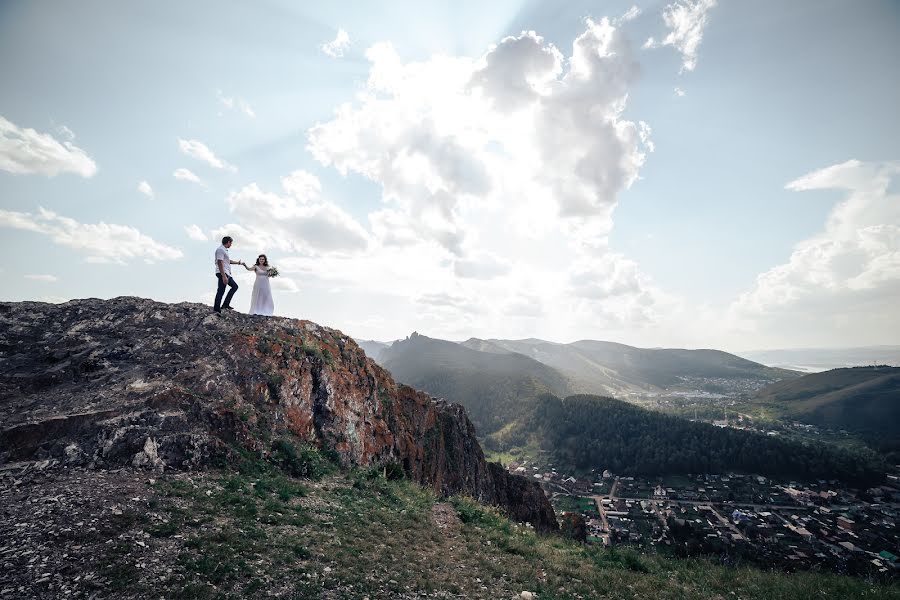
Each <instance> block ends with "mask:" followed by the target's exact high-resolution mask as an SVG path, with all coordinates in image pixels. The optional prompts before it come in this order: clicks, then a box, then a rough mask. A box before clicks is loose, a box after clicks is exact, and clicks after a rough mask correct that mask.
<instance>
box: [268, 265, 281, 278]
mask: <svg viewBox="0 0 900 600" xmlns="http://www.w3.org/2000/svg"><path fill="white" fill-rule="evenodd" d="M266 275H267V276H268V277H278V269H276V268H275V267H269V268H268V269H266Z"/></svg>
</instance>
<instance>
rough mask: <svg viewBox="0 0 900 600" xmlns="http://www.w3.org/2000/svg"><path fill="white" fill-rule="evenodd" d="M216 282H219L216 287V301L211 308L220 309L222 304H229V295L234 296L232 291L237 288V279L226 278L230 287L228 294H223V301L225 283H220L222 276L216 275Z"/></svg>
mask: <svg viewBox="0 0 900 600" xmlns="http://www.w3.org/2000/svg"><path fill="white" fill-rule="evenodd" d="M216 283H218V284H219V287H218V289H217V290H216V301H215V302H214V303H213V310H222V307H224V306H231V297H232V296H234V293H235V292H236V291H237V289H238V284H237V281H235V280H234V277H229V278H228V287H230V288H231V289H230V290H228V295H227V296H225V302H224V303H222V294H224V293H225V284H224V283H222V276H221V275H216Z"/></svg>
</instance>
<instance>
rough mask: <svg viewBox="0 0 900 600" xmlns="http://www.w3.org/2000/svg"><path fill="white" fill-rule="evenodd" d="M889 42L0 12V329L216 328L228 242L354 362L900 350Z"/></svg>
mask: <svg viewBox="0 0 900 600" xmlns="http://www.w3.org/2000/svg"><path fill="white" fill-rule="evenodd" d="M626 15H627V16H626ZM604 18H608V20H604ZM339 30H343V31H344V32H345V35H346V38H347V39H348V40H349V43H348V44H346V45H345V46H342V45H340V44H337V45H335V46H334V47H333V49H330V50H329V48H332V47H329V46H326V45H327V44H329V43H330V42H332V41H333V40H336V39H340V38H338V31H339ZM529 31H533V32H534V34H533V35H529V34H523V32H529ZM898 33H900V6H898V5H897V3H895V2H878V1H865V2H846V1H845V2H838V1H810V2H802V1H797V2H791V3H781V2H768V1H765V2H753V3H748V2H735V1H728V0H720V1H718V2H715V1H714V0H690V1H682V2H679V3H667V2H647V3H637V4H636V5H635V4H633V3H631V2H567V3H555V2H494V3H490V5H489V6H487V7H485V6H484V4H483V3H475V2H468V3H459V2H454V3H447V4H443V5H441V4H435V3H432V4H430V5H428V6H427V8H423V7H422V5H421V3H404V2H388V3H383V4H381V5H379V7H378V8H377V9H373V5H372V4H371V3H367V2H356V3H330V4H328V5H327V6H313V5H309V4H308V3H289V2H257V3H222V2H216V3H213V2H191V3H182V4H179V5H177V6H176V5H172V4H166V3H152V2H129V3H115V2H80V3H77V4H75V3H61V4H51V3H44V2H17V1H7V2H3V3H0V75H2V78H3V81H4V85H3V86H0V117H2V119H3V121H0V124H2V128H0V211H2V212H0V235H2V237H0V240H2V241H0V250H2V252H3V255H4V256H6V257H9V260H5V261H3V264H2V267H0V268H2V271H0V277H2V278H3V281H4V285H3V292H2V294H0V298H2V299H4V300H23V299H43V300H49V301H61V300H65V299H69V298H76V297H113V296H118V295H138V296H149V297H153V298H156V299H159V300H165V301H206V302H208V301H209V300H210V296H211V293H212V291H213V289H214V283H215V282H214V281H213V279H212V268H211V264H212V253H213V250H214V248H215V246H216V244H217V239H218V238H219V237H221V234H222V233H230V234H232V235H233V236H234V237H235V238H236V243H235V246H234V249H233V251H232V254H233V256H235V257H237V258H244V259H247V260H252V258H253V257H255V255H256V254H257V253H258V252H261V251H265V252H267V253H268V254H269V256H270V258H271V259H272V262H274V263H275V264H277V265H278V266H279V268H280V269H281V271H282V273H283V276H282V277H281V278H279V281H278V282H277V285H276V289H275V296H276V298H275V300H276V312H277V313H278V314H282V315H287V316H295V317H302V318H309V319H313V320H315V321H318V322H320V323H323V324H326V325H329V326H333V327H337V328H340V329H342V330H344V331H345V332H347V333H350V334H352V335H355V336H358V337H367V338H378V339H393V338H396V337H400V336H403V335H406V334H407V333H408V332H409V331H411V330H413V329H417V330H419V331H420V332H423V333H427V334H430V335H435V336H441V337H448V338H453V339H461V338H466V337H469V336H479V337H490V336H494V337H509V338H524V337H531V336H534V337H542V338H545V339H552V340H558V341H571V340H574V339H580V338H594V339H610V340H616V341H621V342H625V343H631V344H635V345H647V346H657V345H665V346H686V347H710V346H714V347H722V348H725V349H730V350H742V349H748V348H767V347H801V346H842V345H862V344H880V343H885V344H887V343H897V342H898V340H897V337H896V332H897V331H900V309H898V307H897V303H896V301H895V298H896V297H897V293H898V291H900V233H898V232H900V215H898V208H897V206H898V204H900V200H898V195H897V194H898V191H897V190H898V186H897V183H896V182H897V177H898V170H900V167H898V164H900V163H898V160H900V119H898V118H897V114H896V106H898V105H900V76H898V75H897V70H896V64H897V62H898V59H900V35H898ZM648 38H653V40H655V42H651V43H649V44H648V43H647V40H648ZM576 42H577V43H579V44H580V46H579V47H581V48H582V49H583V54H582V55H580V57H573V44H575V43H576ZM326 50H328V51H326ZM688 66H690V67H693V68H692V69H691V68H688ZM340 107H343V108H340ZM54 144H55V145H54ZM184 169H187V170H188V171H190V173H192V174H193V176H194V177H196V178H197V179H198V180H199V183H198V182H196V181H189V180H186V179H184V171H178V170H184ZM176 172H180V173H182V178H180V179H179V178H176V177H175V176H174V173H176ZM141 182H145V184H146V185H144V186H141V189H144V190H145V192H146V193H144V192H142V191H140V189H139V185H140V184H141ZM792 182H794V183H793V184H792ZM41 209H43V211H44V212H40V211H41ZM101 223H102V224H104V225H102V226H101V225H98V224H101ZM113 226H117V227H113ZM188 227H190V228H191V231H192V232H193V237H192V236H191V235H190V234H189V233H188V231H187V230H186V228H188ZM197 238H206V239H205V240H203V239H197ZM242 283H245V285H243V286H242V289H241V291H239V292H238V296H237V298H236V301H235V302H236V304H237V306H238V307H239V308H241V309H246V307H245V306H243V305H242V304H241V303H242V302H243V303H244V304H246V303H248V302H249V296H250V287H251V282H250V281H249V280H247V279H243V280H242Z"/></svg>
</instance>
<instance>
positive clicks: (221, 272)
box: [213, 235, 278, 317]
mask: <svg viewBox="0 0 900 600" xmlns="http://www.w3.org/2000/svg"><path fill="white" fill-rule="evenodd" d="M233 242H234V240H233V239H232V238H231V237H229V236H227V235H226V236H225V237H223V238H222V245H221V246H219V247H218V248H216V258H215V263H216V282H217V283H218V288H217V289H216V300H215V302H214V303H213V310H214V311H215V312H217V313H220V312H222V310H232V309H233V307H232V306H231V298H232V297H233V296H234V293H235V292H236V291H237V289H238V284H237V282H236V281H235V280H234V278H233V277H232V276H231V265H243V267H244V268H245V269H247V270H248V271H253V272H255V273H256V281H254V282H253V292H252V293H251V294H250V311H249V313H250V314H251V315H265V316H267V317H271V316H272V315H273V314H274V313H275V302H274V301H273V300H272V286H271V285H270V284H269V278H271V277H277V276H278V269H276V268H275V267H270V266H269V259H268V258H266V255H265V254H260V255H259V256H257V257H256V263H255V264H254V265H253V266H252V267H248V266H247V264H246V263H244V261H242V260H231V257H230V256H229V255H228V249H229V248H231V244H232V243H233ZM226 287H228V288H230V289H229V290H228V294H227V295H225V288H226ZM223 295H225V301H224V302H223V301H222V296H223Z"/></svg>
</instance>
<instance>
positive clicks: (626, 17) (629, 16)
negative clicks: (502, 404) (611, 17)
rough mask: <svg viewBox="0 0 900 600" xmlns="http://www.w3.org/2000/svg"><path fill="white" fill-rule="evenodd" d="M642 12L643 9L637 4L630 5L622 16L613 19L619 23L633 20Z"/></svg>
mask: <svg viewBox="0 0 900 600" xmlns="http://www.w3.org/2000/svg"><path fill="white" fill-rule="evenodd" d="M642 12H643V11H642V10H641V9H640V8H638V7H637V6H632V7H631V8H629V9H628V10H626V11H625V13H624V14H623V15H622V16H620V17H619V18H618V19H616V20H615V24H616V25H619V24H621V23H627V22H628V21H634V20H635V19H637V18H638V17H639V16H641V13H642Z"/></svg>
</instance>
